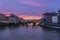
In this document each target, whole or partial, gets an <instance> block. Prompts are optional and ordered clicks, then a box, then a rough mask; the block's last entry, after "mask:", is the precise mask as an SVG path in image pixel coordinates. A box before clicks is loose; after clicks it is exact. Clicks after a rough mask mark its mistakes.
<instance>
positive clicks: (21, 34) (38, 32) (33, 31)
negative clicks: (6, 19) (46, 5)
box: [0, 26, 60, 40]
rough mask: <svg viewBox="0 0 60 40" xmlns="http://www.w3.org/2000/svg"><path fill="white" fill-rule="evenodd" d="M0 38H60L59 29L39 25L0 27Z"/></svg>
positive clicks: (1, 39)
mask: <svg viewBox="0 0 60 40" xmlns="http://www.w3.org/2000/svg"><path fill="white" fill-rule="evenodd" d="M0 40H60V31H57V30H50V29H44V28H42V27H39V26H16V27H6V28H0Z"/></svg>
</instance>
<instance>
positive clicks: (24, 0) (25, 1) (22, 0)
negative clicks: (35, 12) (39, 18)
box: [20, 0, 47, 7]
mask: <svg viewBox="0 0 60 40" xmlns="http://www.w3.org/2000/svg"><path fill="white" fill-rule="evenodd" d="M20 3H23V4H27V5H30V6H35V7H44V6H47V4H46V3H39V2H36V1H32V0H20Z"/></svg>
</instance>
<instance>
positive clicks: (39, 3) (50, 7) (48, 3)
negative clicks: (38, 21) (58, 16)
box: [0, 0, 60, 17]
mask: <svg viewBox="0 0 60 40" xmlns="http://www.w3.org/2000/svg"><path fill="white" fill-rule="evenodd" d="M59 9H60V0H0V13H4V14H7V15H8V14H11V13H14V14H16V15H24V16H23V17H25V16H26V17H29V16H31V17H32V16H33V17H38V16H39V17H41V16H42V14H43V13H45V12H52V11H57V10H59Z"/></svg>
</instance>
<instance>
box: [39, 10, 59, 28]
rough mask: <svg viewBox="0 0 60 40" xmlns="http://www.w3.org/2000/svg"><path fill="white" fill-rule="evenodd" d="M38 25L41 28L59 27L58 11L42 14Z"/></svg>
mask: <svg viewBox="0 0 60 40" xmlns="http://www.w3.org/2000/svg"><path fill="white" fill-rule="evenodd" d="M40 25H43V26H48V27H49V26H60V10H59V11H58V12H50V13H49V12H47V13H44V14H43V18H42V21H41V23H40Z"/></svg>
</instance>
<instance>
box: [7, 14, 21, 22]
mask: <svg viewBox="0 0 60 40" xmlns="http://www.w3.org/2000/svg"><path fill="white" fill-rule="evenodd" d="M8 21H9V22H11V23H18V22H20V18H19V17H18V16H16V15H14V14H11V15H10V16H9V17H8Z"/></svg>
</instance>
